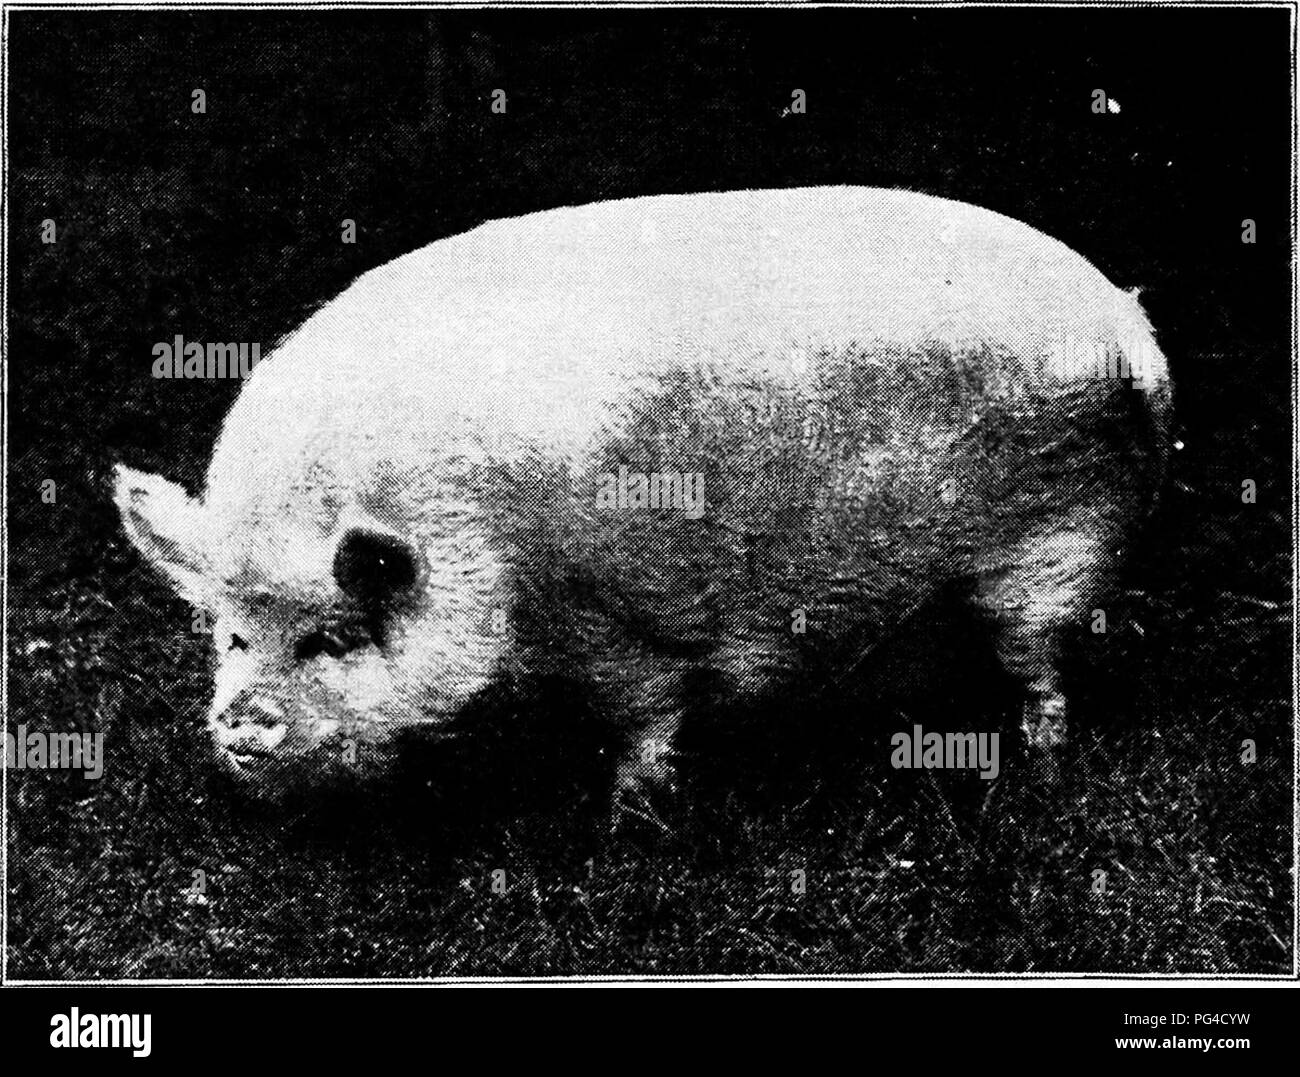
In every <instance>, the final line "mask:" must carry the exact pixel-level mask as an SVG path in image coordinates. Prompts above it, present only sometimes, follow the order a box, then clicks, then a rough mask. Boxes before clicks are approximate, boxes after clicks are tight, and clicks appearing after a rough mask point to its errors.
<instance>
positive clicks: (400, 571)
mask: <svg viewBox="0 0 1300 1077" xmlns="http://www.w3.org/2000/svg"><path fill="white" fill-rule="evenodd" d="M419 576H420V572H419V563H418V561H417V558H416V553H415V550H414V549H412V547H411V546H410V545H409V544H407V543H405V542H403V541H402V540H401V539H398V538H394V537H393V536H391V535H383V534H379V533H378V532H375V531H362V530H352V531H349V532H347V533H346V534H345V535H344V536H343V538H342V540H340V542H339V548H338V550H337V551H336V552H335V554H334V579H335V580H336V581H337V582H338V585H339V587H340V588H342V590H343V593H344V594H346V595H348V596H350V597H351V598H354V599H356V600H357V601H358V602H360V603H361V604H362V605H363V606H375V605H383V604H386V603H388V602H390V601H392V600H393V599H395V598H399V597H401V596H403V595H405V594H408V593H409V592H410V591H411V590H412V588H414V587H415V584H416V582H417V581H418V579H419Z"/></svg>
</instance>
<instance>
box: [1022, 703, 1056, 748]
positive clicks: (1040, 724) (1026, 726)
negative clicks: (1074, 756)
mask: <svg viewBox="0 0 1300 1077" xmlns="http://www.w3.org/2000/svg"><path fill="white" fill-rule="evenodd" d="M1020 728H1021V729H1023V730H1024V731H1025V743H1026V744H1027V745H1028V746H1029V749H1030V751H1034V750H1036V749H1044V750H1051V749H1054V748H1059V747H1060V746H1061V745H1063V744H1064V743H1065V700H1064V699H1062V698H1061V697H1060V696H1047V697H1039V698H1036V699H1031V700H1030V701H1029V702H1028V703H1026V704H1025V712H1024V718H1023V719H1022V720H1021V723H1020Z"/></svg>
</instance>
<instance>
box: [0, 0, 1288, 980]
mask: <svg viewBox="0 0 1300 1077" xmlns="http://www.w3.org/2000/svg"><path fill="white" fill-rule="evenodd" d="M0 7H2V8H3V25H2V27H0V41H2V46H0V228H3V230H4V235H3V239H2V240H0V305H2V310H3V313H2V314H0V318H2V319H3V333H2V334H0V375H2V382H3V390H2V391H0V471H3V476H4V482H3V484H0V618H2V620H3V623H2V625H0V643H2V644H3V645H2V646H0V716H2V717H3V720H4V722H5V724H7V722H8V714H9V633H8V628H9V585H8V581H9V542H8V539H9V533H8V492H9V466H8V465H9V424H8V410H9V363H8V358H9V353H8V344H9V276H8V272H7V270H8V265H9V168H8V165H9V123H8V117H9V13H10V11H51V10H57V9H59V8H68V9H72V10H77V11H187V10H188V11H254V10H281V11H304V12H306V11H330V10H351V11H363V10H366V11H370V10H374V11H417V10H428V11H453V10H466V9H472V10H587V9H611V10H625V9H626V10H636V9H655V8H667V9H696V10H710V9H713V10H736V9H745V8H772V9H787V10H791V11H795V10H800V9H806V10H817V9H826V8H841V9H855V8H861V9H865V10H874V9H880V8H915V9H922V8H937V9H952V8H957V9H971V8H979V9H999V8H1117V7H1118V8H1166V7H1168V8H1251V9H1275V10H1276V9H1285V10H1289V11H1290V12H1291V20H1290V24H1291V242H1292V260H1291V292H1292V300H1291V358H1292V365H1291V417H1292V434H1293V443H1292V452H1291V471H1292V503H1291V509H1292V516H1291V523H1292V547H1291V551H1292V552H1291V613H1292V617H1291V642H1292V669H1291V714H1292V755H1293V758H1292V781H1293V784H1292V791H1293V794H1294V795H1293V801H1292V803H1293V809H1292V856H1291V880H1292V882H1291V886H1292V890H1291V896H1292V901H1291V975H1290V976H1287V975H1285V974H1282V973H1277V974H1259V975H1255V974H1250V973H1233V974H1225V975H1222V976H1208V977H1207V976H1197V975H1195V974H1193V975H1189V976H1183V975H1179V974H1176V973H1175V974H1165V973H1138V974H1129V975H1116V974H1111V973H1073V972H1034V973H943V974H937V975H936V974H927V973H907V972H898V973H889V972H885V973H861V974H810V975H807V976H782V975H774V974H763V973H756V974H749V975H744V974H741V975H734V976H732V975H718V976H712V975H701V976H674V975H670V974H669V975H662V976H618V975H613V976H510V977H492V976H476V977H440V976H428V977H411V978H389V977H382V978H381V977H370V978H347V977H321V978H316V979H276V980H245V979H186V980H180V979H127V980H109V979H89V980H87V979H80V980H76V979H73V980H11V979H10V978H9V975H8V962H9V886H8V864H9V855H8V854H9V770H8V768H7V767H0V988H4V987H159V988H170V987H215V988H223V987H233V988H238V987H250V986H258V987H340V986H354V987H355V986H360V987H375V988H399V987H416V986H418V987H435V986H452V985H459V986H492V985H519V986H528V985H547V984H571V985H578V986H581V985H584V984H590V985H608V984H646V985H651V986H655V985H658V986H683V985H684V986H699V987H705V986H724V985H726V986H741V987H768V986H778V985H782V984H800V985H802V986H808V987H831V986H836V985H843V984H855V985H857V986H861V987H887V986H890V987H907V988H912V987H931V986H944V987H956V988H963V987H999V988H1005V987H1059V988H1074V987H1084V988H1087V987H1152V986H1157V985H1158V986H1165V987H1183V988H1195V987H1210V986H1215V987H1225V988H1233V987H1252V986H1253V987H1284V986H1288V985H1290V984H1292V983H1294V982H1296V981H1297V980H1300V914H1298V910H1300V897H1298V896H1297V894H1298V892H1300V872H1298V870H1297V869H1298V865H1300V720H1298V719H1300V627H1298V626H1297V617H1296V612H1297V609H1300V556H1297V550H1298V549H1300V355H1298V354H1297V310H1298V309H1300V286H1298V279H1297V273H1296V257H1297V255H1296V252H1297V245H1296V242H1297V232H1296V223H1297V203H1296V195H1297V174H1296V159H1297V147H1296V137H1297V132H1298V130H1300V127H1298V124H1297V115H1296V112H1297V107H1296V51H1297V49H1296V40H1297V39H1296V23H1297V0H1290V2H1277V0H1272V2H1252V0H1197V2H1182V0H1136V2H1124V0H1076V2H1059V3H1058V2H1047V3H962V2H960V0H929V2H926V0H913V2H907V0H897V2H891V0H862V2H861V3H808V4H799V3H790V2H788V0H717V2H713V3H707V2H690V0H686V2H664V3H643V2H636V0H628V2H623V0H606V2H604V3H593V2H585V0H569V2H565V0H558V2H546V0H517V2H513V3H512V2H502V3H479V2H476V0H461V2H451V3H442V4H431V3H421V2H412V3H400V2H399V3H388V2H384V0H377V2H375V3H366V2H356V3H333V2H329V0H266V2H264V3H249V4H233V3H224V2H220V0H213V2H207V0H192V2H190V3H174V2H156V3H151V2H148V0H126V2H116V0H109V2H99V3H96V2H93V0H91V2H86V3H81V2H78V0H47V2H44V3H39V2H38V3H14V4H11V3H2V4H0Z"/></svg>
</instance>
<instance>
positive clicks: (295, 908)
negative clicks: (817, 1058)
mask: <svg viewBox="0 0 1300 1077" xmlns="http://www.w3.org/2000/svg"><path fill="white" fill-rule="evenodd" d="M7 19H8V47H9V51H8V64H9V70H8V78H9V83H8V85H9V98H8V113H7V117H8V126H7V137H8V150H9V156H8V170H9V171H8V176H7V181H8V192H9V204H8V220H7V226H8V235H7V242H8V248H7V250H8V261H7V265H8V266H9V270H10V271H9V275H8V280H7V297H8V309H7V316H8V343H7V353H6V354H7V368H6V377H7V386H8V393H7V397H6V415H5V418H6V426H5V429H6V439H7V440H6V483H7V486H6V490H7V500H6V508H7V513H6V544H7V564H8V578H7V581H6V599H7V603H6V614H7V619H6V630H7V634H6V642H7V653H6V659H7V667H6V668H7V700H8V710H7V714H6V724H5V733H6V746H5V751H6V757H5V765H6V772H5V781H6V820H7V829H6V834H5V839H6V842H7V871H8V879H7V882H8V887H9V890H8V905H7V917H6V928H7V933H6V965H5V971H6V975H7V977H8V978H10V979H14V980H82V979H86V980H90V979H94V980H104V979H107V980H120V979H157V980H175V979H185V980H206V979H213V980H220V979H255V980H316V979H349V980H351V979H371V978H374V979H390V978H401V979H416V978H464V977H502V976H509V977H519V976H543V975H545V976H556V975H560V976H569V977H577V978H586V977H593V976H606V975H619V976H683V975H686V976H692V975H718V974H722V975H730V976H738V977H744V976H752V975H756V974H778V975H782V976H788V977H793V978H797V977H802V976H813V975H826V974H836V975H877V976H878V975H908V974H911V975H915V974H925V975H929V976H940V975H951V974H962V975H969V974H988V973H1013V974H1022V975H1026V976H1061V975H1078V974H1112V975H1122V974H1150V973H1155V974H1161V975H1165V976H1170V977H1177V976H1189V975H1201V976H1220V975H1229V974H1231V975H1250V976H1259V977H1265V976H1283V975H1292V974H1293V971H1294V965H1293V961H1294V955H1293V952H1292V946H1293V937H1294V876H1293V874H1292V873H1291V864H1292V851H1293V840H1294V838H1293V834H1294V831H1293V824H1294V819H1293V812H1294V803H1295V790H1294V751H1293V731H1294V718H1295V715H1294V712H1293V694H1292V671H1293V664H1294V660H1295V653H1294V648H1293V643H1292V641H1293V628H1292V613H1293V611H1292V565H1291V560H1290V558H1291V555H1292V549H1293V522H1292V521H1293V515H1292V514H1293V508H1294V506H1293V491H1294V483H1293V480H1292V471H1291V469H1292V459H1293V456H1292V454H1293V429H1294V427H1293V422H1292V415H1291V393H1292V384H1293V378H1294V360H1293V352H1292V348H1291V343H1292V338H1291V333H1292V309H1291V294H1292V293H1291V289H1292V275H1291V274H1292V269H1291V256H1292V249H1293V239H1294V237H1293V234H1292V216H1291V186H1290V182H1291V167H1292V166H1291V152H1292V146H1291V104H1292V98H1291V66H1290V64H1291V61H1290V55H1289V47H1290V36H1289V35H1290V33H1291V29H1290V26H1289V22H1288V12H1287V11H1286V10H1283V9H1276V8H1272V9H1270V8H1254V7H1250V6H1245V5H1243V6H1242V7H1240V8H1237V9H1232V10H1229V9H1194V8H1179V7H1166V8H1161V9H1146V10H1144V9H1131V8H1103V7H1080V8H1059V9H1028V8H1023V9H1004V10H993V9H980V10H959V9H953V8H949V9H942V8H941V9H935V10H924V11H914V10H910V9H909V10H891V9H888V8H876V9H857V10H848V9H838V10H802V11H795V10H793V9H779V8H771V9H750V10H741V9H732V10H725V9H717V10H706V9H672V10H669V9H661V10H615V9H608V10H601V9H585V10H575V9H568V10H565V9H556V10H545V11H542V10H533V11H528V10H521V9H515V10H505V9H484V10H477V11H448V10H421V9H402V10H387V11H363V10H353V9H339V10H320V9H310V8H307V9H301V10H294V11H288V10H273V11H266V12H251V11H246V10H227V11H220V12H204V11H200V10H198V9H188V10H186V9H181V10H170V11H158V10H153V11H136V12H131V13H124V12H114V11H62V12H55V11H48V10H45V11H40V10H24V11H10V12H8V13H7ZM1171 40H1177V41H1178V42H1179V47H1178V48H1177V49H1172V48H1170V47H1168V42H1170V41H1171ZM1224 40H1230V41H1249V42H1251V45H1250V47H1249V48H1244V47H1243V48H1241V49H1237V50H1234V51H1227V52H1225V51H1223V50H1221V49H1220V47H1219V45H1220V43H1221V42H1222V41H1224ZM863 42H870V43H871V47H870V50H869V56H864V54H863V52H862V49H863V47H864V46H863Z"/></svg>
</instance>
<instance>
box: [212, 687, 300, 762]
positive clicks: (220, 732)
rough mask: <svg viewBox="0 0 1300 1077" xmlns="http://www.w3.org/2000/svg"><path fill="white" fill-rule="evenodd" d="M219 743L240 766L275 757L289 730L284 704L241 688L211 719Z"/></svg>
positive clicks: (232, 760)
mask: <svg viewBox="0 0 1300 1077" xmlns="http://www.w3.org/2000/svg"><path fill="white" fill-rule="evenodd" d="M212 727H213V732H214V734H215V735H216V740H217V745H218V747H219V748H221V749H222V750H223V751H224V753H225V754H226V755H227V756H228V757H229V760H230V761H231V762H232V763H234V764H235V765H236V766H237V767H239V768H241V769H247V768H250V767H255V766H258V765H259V764H262V763H265V762H266V761H268V760H270V759H273V758H274V757H275V756H276V755H277V754H278V749H280V747H281V745H282V744H283V742H284V739H285V737H286V736H287V735H288V732H289V722H288V718H287V715H286V714H285V710H284V707H283V705H282V704H280V703H278V702H277V701H275V700H273V699H268V698H266V697H265V696H259V695H256V694H254V693H252V692H241V693H240V694H239V695H238V696H237V697H236V698H235V699H234V700H233V701H231V703H230V705H229V706H228V707H226V709H225V710H223V711H222V712H221V713H220V714H218V715H216V716H215V717H214V718H213V720H212Z"/></svg>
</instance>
